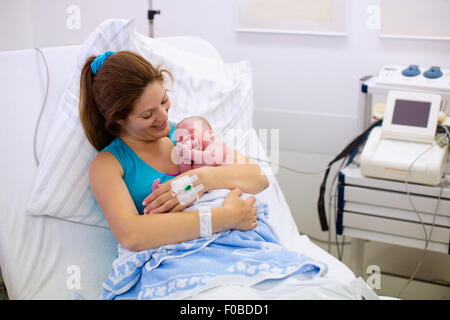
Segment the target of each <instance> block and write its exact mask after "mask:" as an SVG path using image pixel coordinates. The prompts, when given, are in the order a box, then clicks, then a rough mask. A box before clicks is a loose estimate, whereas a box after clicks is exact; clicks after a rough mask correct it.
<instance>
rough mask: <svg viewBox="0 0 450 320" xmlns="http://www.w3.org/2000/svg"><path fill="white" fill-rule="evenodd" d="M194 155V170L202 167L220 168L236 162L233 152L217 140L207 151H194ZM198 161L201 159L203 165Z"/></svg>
mask: <svg viewBox="0 0 450 320" xmlns="http://www.w3.org/2000/svg"><path fill="white" fill-rule="evenodd" d="M192 154H193V160H194V166H193V168H196V167H199V166H202V165H208V166H220V165H224V164H231V163H233V162H234V153H233V150H231V149H230V148H228V147H227V145H226V144H225V143H224V142H223V141H220V140H216V139H215V140H214V141H212V142H211V144H210V145H209V146H208V147H207V148H206V149H205V150H203V151H201V150H192ZM197 159H201V163H199V161H198V160H197ZM196 160H197V161H196Z"/></svg>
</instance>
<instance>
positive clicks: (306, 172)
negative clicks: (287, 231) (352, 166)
mask: <svg viewBox="0 0 450 320" xmlns="http://www.w3.org/2000/svg"><path fill="white" fill-rule="evenodd" d="M249 158H250V159H253V160H256V161H262V162H265V163H269V164H273V165H276V166H279V167H280V168H283V169H286V170H289V171H292V172H294V173H298V174H319V173H323V172H325V171H326V170H327V168H325V169H321V170H316V171H304V170H298V169H294V168H291V167H288V166H284V165H281V164H279V163H275V162H272V161H270V160H265V159H261V158H257V157H251V156H249ZM348 159H349V157H348V156H347V157H345V158H343V160H342V162H341V164H340V167H339V169H338V170H337V171H336V174H335V175H334V178H333V181H332V182H331V187H330V188H329V197H328V207H329V210H328V215H329V216H328V221H331V212H332V211H331V203H332V201H331V198H332V197H333V195H334V198H335V199H336V193H334V194H333V195H332V194H331V190H332V189H333V187H332V186H333V185H334V184H335V182H336V179H337V177H338V174H339V172H340V171H341V169H342V167H343V166H344V164H345V162H346V161H348ZM347 164H348V163H347ZM336 188H337V184H336ZM334 208H335V212H336V204H335V205H334ZM335 219H336V213H335ZM334 221H336V220H334ZM308 237H309V238H310V239H311V240H313V241H316V242H319V243H326V244H327V245H328V248H327V249H328V253H331V245H336V247H337V250H338V257H339V260H340V261H342V256H343V252H344V245H350V244H351V242H345V237H343V240H342V242H341V246H342V252H341V251H340V249H339V241H338V235H337V233H336V242H332V241H331V230H330V229H329V230H328V240H322V239H318V238H314V237H311V236H309V235H308Z"/></svg>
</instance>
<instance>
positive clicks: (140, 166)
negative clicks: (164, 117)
mask: <svg viewBox="0 0 450 320" xmlns="http://www.w3.org/2000/svg"><path fill="white" fill-rule="evenodd" d="M169 126H170V133H169V138H170V140H172V142H173V144H174V145H176V141H175V139H174V136H173V132H174V130H175V127H176V124H175V123H173V122H170V121H169ZM105 150H106V151H109V152H111V153H112V154H113V155H114V156H115V157H116V158H117V160H118V161H119V162H120V164H121V165H122V168H123V180H124V182H125V184H126V186H127V188H128V191H129V192H130V195H131V197H132V198H133V201H134V204H135V205H136V209H137V210H138V213H139V214H144V208H145V207H144V205H142V201H144V199H145V198H146V197H147V196H148V195H149V194H150V193H151V192H152V189H151V187H152V184H153V181H154V180H155V179H158V178H159V179H161V182H160V183H164V182H166V181H168V180H170V179H173V178H174V177H176V175H171V174H167V173H163V172H159V171H157V170H156V169H153V168H152V167H151V166H149V165H148V164H147V163H145V162H144V160H142V159H141V158H139V156H138V155H137V154H136V153H135V152H134V151H133V149H131V148H130V147H129V146H128V145H126V144H125V142H123V140H122V139H120V138H119V137H116V138H115V139H114V140H113V141H112V142H111V143H110V144H109V145H108V146H107V147H105V148H104V149H103V150H102V151H105Z"/></svg>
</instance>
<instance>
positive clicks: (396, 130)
mask: <svg viewBox="0 0 450 320" xmlns="http://www.w3.org/2000/svg"><path fill="white" fill-rule="evenodd" d="M440 103H441V96H440V95H438V94H428V93H419V92H407V91H390V92H389V93H388V97H387V102H386V110H385V114H384V119H383V125H382V131H383V136H385V137H388V138H394V139H401V140H411V141H417V140H419V141H433V139H434V136H435V134H436V128H437V124H438V116H439V108H440Z"/></svg>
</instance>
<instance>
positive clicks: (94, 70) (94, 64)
mask: <svg viewBox="0 0 450 320" xmlns="http://www.w3.org/2000/svg"><path fill="white" fill-rule="evenodd" d="M114 53H115V52H114V51H106V52H105V53H104V54H101V55H98V56H97V58H95V60H94V61H92V63H91V70H92V73H93V74H97V72H98V70H100V67H101V66H102V65H103V63H104V62H105V61H106V59H107V58H108V57H109V56H110V55H112V54H114Z"/></svg>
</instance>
